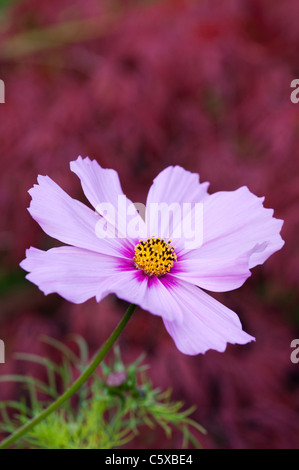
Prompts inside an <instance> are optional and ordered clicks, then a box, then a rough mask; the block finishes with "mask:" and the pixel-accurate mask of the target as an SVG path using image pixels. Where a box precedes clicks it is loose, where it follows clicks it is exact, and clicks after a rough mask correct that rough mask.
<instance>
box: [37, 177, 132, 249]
mask: <svg viewBox="0 0 299 470" xmlns="http://www.w3.org/2000/svg"><path fill="white" fill-rule="evenodd" d="M37 180H38V184H35V185H34V186H33V188H31V189H30V190H29V194H30V195H31V197H32V201H31V203H30V207H29V209H28V210H29V212H30V214H31V215H32V217H33V218H34V220H36V222H38V224H39V225H40V226H41V228H42V229H43V230H44V231H45V232H46V233H47V234H48V235H50V236H51V237H53V238H56V239H58V240H60V241H61V242H63V243H67V244H69V245H74V246H77V247H79V248H85V249H87V250H92V251H95V252H98V253H106V254H111V255H116V256H126V252H127V248H126V247H128V242H127V241H126V240H124V239H116V238H108V237H106V238H100V237H99V236H97V234H96V227H97V224H98V223H99V221H100V219H101V218H100V216H99V215H98V214H96V213H95V212H93V211H92V210H91V209H89V208H88V207H87V206H85V205H84V204H82V203H81V202H79V201H77V200H75V199H72V198H71V197H70V196H69V195H68V194H67V193H66V192H64V191H63V190H62V189H61V188H60V187H59V186H58V185H57V184H56V183H54V181H53V180H52V179H51V178H49V176H41V175H39V176H38V179H37Z"/></svg>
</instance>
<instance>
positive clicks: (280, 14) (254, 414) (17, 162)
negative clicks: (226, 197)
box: [0, 0, 299, 448]
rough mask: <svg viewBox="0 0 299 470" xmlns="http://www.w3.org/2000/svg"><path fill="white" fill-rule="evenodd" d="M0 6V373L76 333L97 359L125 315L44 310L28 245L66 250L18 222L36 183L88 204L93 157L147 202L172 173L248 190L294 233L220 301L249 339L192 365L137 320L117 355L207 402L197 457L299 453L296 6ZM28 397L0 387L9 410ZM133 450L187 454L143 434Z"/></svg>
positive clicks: (96, 1) (151, 323) (185, 396)
mask: <svg viewBox="0 0 299 470" xmlns="http://www.w3.org/2000/svg"><path fill="white" fill-rule="evenodd" d="M2 3H6V5H5V6H2V7H1V10H0V15H1V19H0V78H1V79H2V80H4V82H5V85H6V90H5V94H6V96H5V97H6V103H5V104H0V144H1V152H0V162H1V172H0V214H1V219H0V220H1V226H0V256H1V258H0V260H1V268H0V295H1V297H0V338H2V339H3V340H4V341H5V344H6V364H4V365H3V364H1V366H0V372H1V373H8V372H9V373H11V372H18V373H20V372H22V373H30V374H35V373H37V374H38V373H39V371H38V370H33V369H32V365H31V366H29V365H26V364H24V363H22V364H21V365H20V364H19V363H17V362H16V361H15V360H14V359H13V353H14V352H16V351H18V352H19V351H22V352H34V353H38V354H46V355H47V354H50V349H47V347H46V346H45V345H42V344H41V343H40V342H39V337H40V335H41V334H42V333H46V334H48V335H51V336H54V337H56V338H58V339H60V340H66V339H67V336H68V334H69V333H79V334H81V335H83V336H84V338H85V339H86V340H87V341H88V343H89V345H90V348H91V351H95V350H96V349H97V348H98V347H99V345H100V344H101V343H102V342H103V341H104V340H105V339H106V338H107V337H108V335H109V333H110V332H111V330H112V328H113V327H114V326H115V325H116V323H117V321H118V320H119V318H120V316H121V315H122V314H123V312H124V309H125V304H124V303H123V302H121V301H119V300H117V299H116V298H115V297H112V296H110V297H108V298H107V299H105V300H104V301H103V302H101V303H100V304H97V303H96V302H95V300H91V301H89V302H87V303H85V304H83V305H72V304H70V303H67V302H65V301H63V300H62V299H61V298H59V297H58V296H56V295H54V294H53V295H50V296H48V297H45V296H43V294H42V293H41V292H39V291H38V289H37V288H36V287H35V286H33V285H31V284H30V283H29V282H27V281H26V280H25V279H24V276H25V273H24V272H23V271H22V270H21V269H20V268H19V267H18V264H19V262H20V261H21V260H22V259H23V258H24V253H25V249H26V248H28V247H29V246H31V245H32V246H36V247H39V248H43V249H47V248H49V247H51V246H55V243H56V242H55V241H53V240H51V239H50V238H49V237H47V236H46V235H45V234H44V233H43V232H42V230H41V229H40V228H39V227H38V225H37V224H36V223H35V222H34V221H33V219H31V217H30V215H29V213H28V212H27V210H26V208H27V207H28V206H29V202H30V197H29V195H28V193H27V191H28V189H29V188H30V187H31V186H32V185H33V184H34V183H35V182H36V177H37V175H38V174H46V175H49V176H51V178H53V179H54V180H55V181H56V182H57V183H58V184H60V185H61V186H62V187H63V188H64V189H65V190H66V191H67V192H68V193H69V194H71V195H72V197H76V198H78V199H80V200H82V201H84V202H86V201H85V200H84V197H83V194H82V191H81V187H80V183H79V180H77V179H76V176H75V175H73V174H72V173H71V172H70V171H69V162H70V161H71V160H73V159H75V158H76V157H77V156H78V155H82V156H86V155H88V156H89V157H92V158H95V159H97V160H98V162H99V163H100V164H101V165H102V166H104V167H110V168H114V169H116V170H117V171H118V173H119V175H120V179H121V182H122V186H123V190H124V191H125V193H126V194H127V195H128V196H129V197H130V198H131V199H132V200H134V201H138V202H145V198H146V193H147V189H148V188H149V186H150V184H151V182H152V179H153V178H154V177H155V176H156V174H157V173H158V172H159V171H161V170H162V169H163V168H165V167H166V166H168V165H174V164H178V165H181V166H183V167H184V168H186V169H188V170H190V171H193V172H198V173H200V176H201V180H202V181H206V180H207V181H210V182H211V186H210V191H211V192H214V191H218V190H233V189H236V188H238V187H240V186H243V185H247V186H248V187H249V189H250V190H251V191H252V192H254V193H255V194H256V195H258V196H265V197H266V199H265V206H266V207H271V208H274V209H275V216H276V217H277V218H282V219H284V220H285V224H284V226H283V230H282V236H283V238H284V239H285V241H286V245H285V246H284V248H283V249H282V250H281V251H280V252H278V253H276V254H275V255H273V256H272V257H271V258H270V259H269V260H268V261H267V262H266V264H265V265H264V266H261V267H258V268H255V269H254V272H253V275H252V277H251V278H250V279H249V280H248V281H247V282H246V284H245V285H244V286H243V287H242V288H241V289H239V290H237V291H233V292H230V293H227V294H226V293H225V294H221V295H220V294H219V295H217V298H218V299H219V300H221V302H223V303H224V304H225V305H227V306H228V307H229V308H231V309H233V310H235V311H236V312H237V313H238V314H239V316H240V318H241V321H242V324H243V326H244V329H245V330H246V331H247V332H248V333H250V334H252V335H253V336H255V337H256V342H255V343H252V344H249V345H247V346H232V345H229V346H228V348H227V350H226V352H225V353H223V354H220V353H217V352H215V351H209V352H208V353H207V354H206V355H204V356H196V357H188V356H184V355H182V354H181V353H180V352H178V351H177V350H176V348H175V346H174V344H173V342H172V340H171V338H170V337H168V335H167V333H166V332H165V331H164V327H163V324H162V321H161V320H160V319H159V318H158V317H154V316H152V315H149V314H147V313H146V312H142V311H141V310H138V312H137V313H136V315H135V318H134V320H132V321H131V323H130V325H129V326H128V327H127V329H126V331H125V332H124V334H123V336H122V338H121V340H120V344H121V349H122V351H123V354H124V357H125V360H126V361H129V360H132V359H135V358H136V357H137V356H138V355H139V354H140V353H141V351H143V350H144V349H145V351H146V353H147V362H148V363H149V364H150V365H151V370H150V375H151V377H152V379H153V381H154V384H155V385H156V386H159V387H161V388H166V387H168V386H171V387H172V388H173V393H174V398H176V399H180V400H183V401H184V402H185V404H186V406H190V405H193V404H195V405H196V406H197V411H196V412H195V414H194V418H195V419H196V420H197V421H198V422H199V423H201V424H202V425H203V426H205V427H206V429H207V430H208V435H207V436H205V437H204V438H201V441H202V443H203V445H204V447H206V448H288V447H289V448H290V447H293V448H297V447H299V419H298V418H299V416H298V413H299V394H298V391H299V364H293V363H292V362H291V360H290V354H291V351H292V349H291V348H290V343H291V341H292V339H294V338H297V337H298V338H299V311H298V300H299V295H298V289H297V286H298V277H299V247H298V231H299V211H298V202H299V201H298V200H299V159H298V156H299V155H298V154H299V151H298V148H299V147H298V135H299V104H298V105H296V104H293V103H292V102H291V101H290V93H291V91H292V90H291V88H290V83H291V81H292V80H293V79H294V78H299V61H298V46H299V28H298V22H297V18H298V13H299V7H298V2H297V1H296V0H276V1H273V0H264V1H262V2H260V1H259V0H243V1H237V0H226V2H219V1H216V0H200V1H187V0H170V1H141V0H139V1H137V0H135V1H133V0H132V1H116V0H113V1H111V0H110V1H108V0H107V1H102V0H101V1H100V0H86V1H85V2H79V1H73V0H72V1H70V0H59V1H58V0H53V1H52V2H40V1H38V0H23V1H18V2H13V3H9V2H2ZM2 3H1V5H2ZM57 25H58V26H57ZM59 25H60V26H59ZM29 367H30V368H29ZM18 393H19V390H18V387H16V386H15V385H13V384H9V385H5V386H4V385H3V384H1V385H0V399H7V398H13V397H14V398H16V397H17V396H18ZM136 445H141V446H143V447H149V448H159V447H163V446H164V447H165V446H166V447H167V446H168V447H174V448H175V447H177V446H179V445H180V442H179V441H178V440H176V437H175V438H174V439H173V440H172V441H170V442H169V441H165V442H162V441H161V439H160V437H159V440H157V439H156V438H155V434H149V433H145V434H144V435H143V436H142V438H141V443H140V442H139V444H137V443H136ZM132 446H134V444H133V445H132Z"/></svg>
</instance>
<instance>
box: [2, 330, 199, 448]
mask: <svg viewBox="0 0 299 470" xmlns="http://www.w3.org/2000/svg"><path fill="white" fill-rule="evenodd" d="M43 340H44V341H45V342H47V343H48V344H50V345H52V346H53V347H54V348H56V349H58V350H59V351H60V352H61V353H62V361H61V364H56V363H54V362H52V361H50V360H49V359H47V358H44V357H40V356H37V355H33V354H18V355H17V358H18V359H19V360H25V361H31V362H34V363H38V364H41V365H42V366H44V367H45V369H46V371H47V381H46V382H43V381H40V380H37V379H35V378H33V377H29V376H21V375H11V376H8V375H6V376H0V382H4V381H15V382H21V383H23V384H24V388H25V391H26V394H25V395H24V397H23V398H22V399H21V400H20V401H19V402H16V401H9V402H2V403H1V405H0V410H1V415H2V421H1V422H0V432H1V431H2V432H5V433H12V432H14V431H15V430H16V429H17V428H18V427H19V426H20V425H23V424H25V423H26V422H27V421H28V420H29V419H31V418H32V417H33V416H35V415H37V414H38V413H39V412H40V411H41V410H42V409H43V408H44V407H45V406H47V405H48V404H49V403H50V402H51V401H53V400H55V399H56V398H57V397H58V396H59V391H58V387H57V384H58V383H59V382H61V383H62V384H63V388H64V389H65V388H66V387H68V386H69V385H70V384H71V383H72V382H73V381H74V375H75V374H76V375H77V374H78V372H79V373H81V372H82V370H83V369H84V368H85V367H86V364H87V359H88V348H87V345H86V343H85V341H84V340H83V339H82V338H80V337H76V338H75V341H76V343H77V345H78V350H79V352H78V354H74V353H73V351H72V350H71V349H69V348H68V347H67V346H65V345H64V344H62V343H60V342H58V341H56V340H53V339H51V338H44V339H43ZM143 359H144V357H143V356H141V357H140V358H139V359H137V360H136V361H135V362H134V363H132V364H129V365H125V364H124V363H123V361H122V358H121V354H120V351H119V349H118V348H115V349H114V358H113V361H112V363H111V364H109V363H107V362H103V363H102V365H101V367H100V368H99V369H100V370H99V372H100V373H99V375H96V374H94V376H93V378H92V379H91V380H90V381H88V382H87V383H85V384H84V386H83V387H82V388H81V389H80V390H79V392H78V394H77V399H78V402H77V403H76V406H75V405H74V404H73V406H71V404H70V403H69V402H68V403H66V404H65V405H64V406H63V407H61V408H60V409H59V410H57V411H56V412H54V413H52V414H51V415H49V416H48V418H46V419H45V420H44V421H42V422H41V423H39V424H38V425H36V426H35V427H34V428H33V429H32V430H31V431H29V432H28V433H27V434H26V435H25V436H24V437H23V438H22V439H20V440H19V441H18V442H17V444H16V446H17V447H18V448H34V449H38V448H43V449H77V448H79V449H99V448H100V449H112V448H119V447H121V446H123V445H125V444H127V443H129V442H130V441H131V440H132V439H133V438H134V437H135V436H137V435H138V434H139V433H140V431H141V429H142V431H144V427H145V426H146V427H148V428H150V430H154V429H155V428H156V427H161V428H162V429H163V430H164V432H165V433H166V436H167V437H168V438H170V437H171V436H172V433H173V430H174V429H177V430H179V432H180V433H181V434H182V438H183V439H182V447H184V448H186V447H188V446H189V445H192V446H194V447H196V448H198V447H200V444H199V442H198V440H197V439H196V437H195V435H194V430H195V429H196V430H197V431H199V432H201V433H205V430H204V429H203V428H202V427H201V426H200V425H199V424H197V423H196V422H195V421H194V420H192V419H191V418H190V415H191V414H192V412H193V411H194V408H193V407H192V408H189V409H187V410H183V403H182V402H172V401H171V391H170V390H168V391H166V392H161V391H160V390H159V389H154V388H153V385H152V383H151V381H150V380H149V379H148V377H147V375H146V370H147V368H148V367H147V366H146V365H144V364H143ZM41 396H43V397H46V399H45V398H43V400H42V399H41Z"/></svg>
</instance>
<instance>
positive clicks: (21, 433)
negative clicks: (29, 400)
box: [0, 304, 136, 449]
mask: <svg viewBox="0 0 299 470" xmlns="http://www.w3.org/2000/svg"><path fill="white" fill-rule="evenodd" d="M135 308H136V305H133V304H131V305H130V306H129V308H128V310H127V311H126V313H125V315H124V316H123V318H122V319H121V321H120V322H119V324H118V325H117V327H116V328H115V330H114V331H113V333H112V334H111V336H110V337H109V338H108V340H107V341H106V343H105V344H104V346H103V347H102V348H101V349H100V351H99V352H98V353H97V354H96V356H95V357H94V359H93V360H92V362H91V363H90V365H89V366H88V367H87V368H86V369H85V371H84V372H83V373H82V375H80V377H79V378H78V379H77V380H76V381H75V382H74V383H73V385H71V387H70V388H68V389H67V390H66V391H65V392H64V393H63V394H62V395H61V396H60V397H59V398H57V400H55V401H54V402H53V403H51V405H49V406H48V408H46V409H45V410H43V411H42V412H41V413H40V414H39V415H37V416H36V417H35V418H32V419H31V420H30V421H28V422H27V423H26V424H24V425H23V426H21V427H20V428H19V429H18V430H17V431H16V432H14V433H13V434H11V435H10V436H8V437H7V438H6V439H4V440H3V441H2V442H1V443H0V449H5V448H7V447H8V446H9V445H11V444H13V443H14V442H15V441H16V440H17V439H19V438H20V437H22V436H24V434H26V433H27V432H28V431H29V430H30V429H32V428H33V426H35V425H36V424H38V423H40V422H41V421H42V420H43V419H45V418H46V417H47V416H49V414H51V413H53V411H55V410H57V408H59V407H60V406H61V405H62V404H63V403H64V402H65V401H66V400H68V399H69V398H70V397H71V396H72V395H74V393H76V392H77V391H78V390H79V388H80V387H81V386H82V385H83V384H84V383H85V382H86V380H87V379H88V378H89V377H90V376H91V375H92V374H93V372H94V371H95V370H96V368H97V367H98V365H99V364H100V363H101V361H102V360H103V359H104V357H105V356H106V354H107V353H108V352H109V351H110V349H111V348H112V346H113V345H114V343H115V341H116V340H117V339H118V337H119V335H120V334H121V332H122V331H123V329H124V328H125V326H126V324H127V323H128V321H129V320H130V318H131V316H132V315H133V313H134V310H135Z"/></svg>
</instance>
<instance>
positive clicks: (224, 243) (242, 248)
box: [191, 187, 284, 268]
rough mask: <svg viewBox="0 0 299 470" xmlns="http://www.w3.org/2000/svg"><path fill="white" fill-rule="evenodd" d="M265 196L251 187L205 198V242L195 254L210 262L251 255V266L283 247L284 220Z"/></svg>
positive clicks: (249, 259)
mask: <svg viewBox="0 0 299 470" xmlns="http://www.w3.org/2000/svg"><path fill="white" fill-rule="evenodd" d="M263 201H264V198H259V197H257V196H255V195H254V194H252V193H251V192H250V191H249V189H248V188H247V187H242V188H240V189H238V190H236V191H228V192H218V193H214V194H212V195H211V196H210V197H209V198H207V199H206V200H205V202H204V211H203V212H204V218H203V245H202V246H201V247H200V248H198V249H196V250H194V251H193V252H192V253H191V255H192V258H193V259H194V260H195V259H201V260H202V261H203V262H206V263H208V262H209V260H210V259H216V258H219V259H221V258H222V259H223V258H225V257H227V258H228V259H232V258H234V257H235V258H236V259H237V258H238V257H240V256H243V255H247V256H248V266H249V268H252V267H254V266H256V265H257V264H262V263H263V262H264V261H265V260H266V259H267V258H268V257H269V256H271V254H273V253H275V252H276V251H278V250H280V249H281V248H282V246H283V245H284V241H283V240H282V238H281V236H280V230H281V227H282V225H283V221H282V220H278V219H275V218H274V217H273V210H272V209H266V208H264V207H263Z"/></svg>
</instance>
